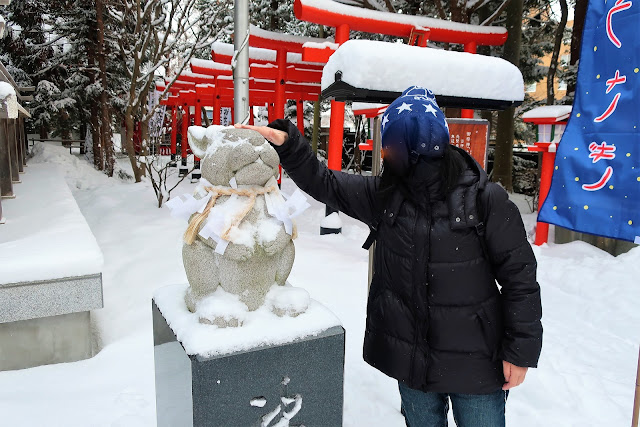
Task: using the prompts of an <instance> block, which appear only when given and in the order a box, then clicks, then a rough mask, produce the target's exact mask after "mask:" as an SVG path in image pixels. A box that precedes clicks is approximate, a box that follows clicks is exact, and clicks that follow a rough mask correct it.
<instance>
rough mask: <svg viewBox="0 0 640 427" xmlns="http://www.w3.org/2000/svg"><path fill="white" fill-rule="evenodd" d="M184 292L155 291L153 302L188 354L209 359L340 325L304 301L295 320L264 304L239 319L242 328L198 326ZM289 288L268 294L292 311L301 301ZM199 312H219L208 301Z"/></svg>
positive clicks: (172, 289) (326, 312)
mask: <svg viewBox="0 0 640 427" xmlns="http://www.w3.org/2000/svg"><path fill="white" fill-rule="evenodd" d="M187 289H188V285H171V286H166V287H164V288H161V289H159V290H157V291H156V292H155V294H154V296H153V299H154V301H155V303H156V305H157V306H158V309H159V310H160V312H161V313H162V315H163V316H164V318H165V319H166V320H167V323H168V324H169V326H170V327H171V330H172V331H173V332H174V334H175V335H176V336H177V337H178V340H179V341H180V342H181V343H182V346H183V347H184V349H185V351H186V352H187V354H189V355H199V356H202V357H213V356H219V355H224V354H230V353H234V352H238V351H246V350H249V349H253V348H258V347H264V346H273V345H281V344H286V343H290V342H292V341H294V340H296V339H301V338H305V337H309V336H316V335H318V334H319V333H321V332H323V331H325V330H327V329H329V328H332V327H334V326H341V324H340V320H338V318H337V317H336V316H335V315H334V314H333V313H332V312H331V311H329V309H327V308H326V307H324V306H323V305H321V304H320V303H319V302H317V301H314V300H312V299H309V300H308V308H307V311H305V312H304V313H302V314H300V315H299V316H297V317H295V318H294V317H289V316H283V317H279V316H278V315H276V314H275V313H273V312H272V311H271V308H270V306H268V305H266V304H265V305H263V306H262V307H260V308H259V309H257V310H255V311H252V312H247V313H246V314H245V315H244V317H243V319H244V322H243V325H242V327H239V328H219V327H217V326H215V325H205V324H202V323H200V321H199V314H198V313H191V312H190V311H189V310H188V309H187V306H186V304H185V303H184V296H185V292H186V291H187ZM292 289H296V288H288V290H287V291H282V292H293V293H292V294H291V295H285V294H284V293H277V294H271V297H272V299H271V301H273V299H274V298H275V299H277V300H278V303H280V304H284V305H285V306H286V305H287V304H289V306H291V307H294V308H299V307H301V306H302V305H303V303H304V302H305V298H304V296H303V295H302V293H300V292H299V291H297V290H295V291H293V290H292ZM274 295H275V296H274ZM307 296H308V295H307ZM225 299H227V298H226V297H225ZM234 305H235V303H234ZM238 308H239V306H237V305H236V306H235V307H234V308H230V309H227V311H228V313H234V314H240V310H238ZM203 309H213V310H214V311H216V310H222V308H220V305H219V304H218V303H217V302H216V303H212V302H208V303H207V304H206V305H205V307H204V308H203Z"/></svg>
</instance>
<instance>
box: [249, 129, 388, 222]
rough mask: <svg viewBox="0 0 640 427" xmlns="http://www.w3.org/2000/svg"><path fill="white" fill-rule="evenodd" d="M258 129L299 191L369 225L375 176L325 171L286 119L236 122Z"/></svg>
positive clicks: (373, 214) (372, 206) (305, 141)
mask: <svg viewBox="0 0 640 427" xmlns="http://www.w3.org/2000/svg"><path fill="white" fill-rule="evenodd" d="M236 127H239V128H244V129H252V130H255V131H257V132H259V133H260V134H261V135H262V136H263V137H264V138H265V139H266V140H267V141H269V142H270V143H271V144H272V145H273V147H274V148H275V150H276V151H277V152H278V155H279V156H280V163H281V164H282V167H283V168H284V169H285V170H286V171H287V173H288V174H289V176H290V177H291V179H293V181H294V182H295V183H296V184H297V185H298V187H300V189H301V190H303V191H304V192H306V193H307V194H309V195H310V196H311V197H313V198H314V199H316V200H318V201H320V202H322V203H325V204H326V205H329V206H330V207H332V208H334V209H337V210H339V211H341V212H344V213H345V214H347V215H349V216H350V217H353V218H355V219H358V220H360V221H362V222H364V223H365V224H367V225H372V223H373V221H374V219H375V215H376V208H375V200H376V197H375V195H376V190H377V186H378V179H377V178H376V177H366V176H362V175H352V174H348V173H344V172H341V171H333V170H329V169H328V168H327V167H326V166H325V165H324V164H322V163H321V162H320V161H318V159H317V157H316V155H315V154H314V153H313V151H311V144H310V143H309V141H308V140H307V139H306V138H305V137H304V136H303V135H301V134H300V131H299V130H298V128H297V127H296V126H295V125H294V124H293V123H291V122H290V121H289V120H276V121H274V122H272V123H270V124H269V126H268V127H267V126H249V125H236Z"/></svg>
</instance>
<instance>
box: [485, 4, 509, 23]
mask: <svg viewBox="0 0 640 427" xmlns="http://www.w3.org/2000/svg"><path fill="white" fill-rule="evenodd" d="M510 2H511V0H504V1H503V2H502V4H501V5H500V6H498V8H497V9H496V10H495V12H493V13H492V14H491V16H489V17H488V18H487V19H485V20H484V22H482V23H481V24H480V25H490V24H491V23H492V22H493V21H495V20H496V18H498V16H500V14H501V13H502V12H504V10H505V9H506V8H507V6H509V3H510Z"/></svg>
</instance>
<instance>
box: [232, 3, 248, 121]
mask: <svg viewBox="0 0 640 427" xmlns="http://www.w3.org/2000/svg"><path fill="white" fill-rule="evenodd" d="M233 15H234V30H233V31H234V40H233V44H234V47H235V51H236V52H235V59H236V61H235V67H234V69H233V105H234V112H235V119H236V120H238V121H240V122H245V121H246V120H247V119H248V115H249V1H248V0H235V3H234V10H233Z"/></svg>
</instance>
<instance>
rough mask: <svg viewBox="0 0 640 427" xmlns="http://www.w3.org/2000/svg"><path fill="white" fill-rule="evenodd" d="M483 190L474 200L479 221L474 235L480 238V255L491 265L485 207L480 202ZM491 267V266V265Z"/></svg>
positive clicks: (481, 201)
mask: <svg viewBox="0 0 640 427" xmlns="http://www.w3.org/2000/svg"><path fill="white" fill-rule="evenodd" d="M483 192H484V190H479V191H478V198H477V199H476V209H477V214H478V219H479V220H480V222H479V223H478V225H476V226H475V228H476V233H478V237H479V238H480V246H482V253H483V254H484V257H485V259H486V260H487V261H489V264H491V255H490V253H489V246H488V245H487V238H486V235H487V228H486V225H485V221H486V218H485V206H484V202H483V200H482V194H483ZM491 265H492V267H493V264H491Z"/></svg>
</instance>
